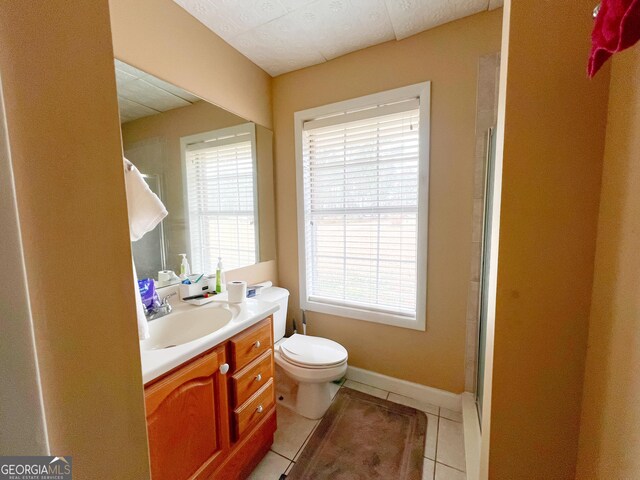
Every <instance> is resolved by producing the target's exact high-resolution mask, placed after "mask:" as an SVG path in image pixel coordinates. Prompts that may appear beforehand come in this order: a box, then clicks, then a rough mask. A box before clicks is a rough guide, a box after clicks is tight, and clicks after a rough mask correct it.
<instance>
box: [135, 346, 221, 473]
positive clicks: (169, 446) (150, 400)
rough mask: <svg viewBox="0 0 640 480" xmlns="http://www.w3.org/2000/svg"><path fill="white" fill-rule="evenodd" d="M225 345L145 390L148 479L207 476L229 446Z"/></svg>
mask: <svg viewBox="0 0 640 480" xmlns="http://www.w3.org/2000/svg"><path fill="white" fill-rule="evenodd" d="M224 363H226V355H225V350H224V347H218V348H217V349H216V350H214V351H212V352H210V353H208V354H206V355H204V356H203V357H200V358H198V359H196V360H194V361H192V362H191V363H189V364H187V365H185V366H184V367H182V368H180V369H179V370H177V371H176V372H174V373H172V374H170V375H169V376H167V377H166V378H164V379H162V380H160V381H159V382H157V383H154V384H152V385H151V386H149V387H147V388H146V389H145V404H146V411H147V412H146V415H147V431H148V434H149V454H150V457H151V477H152V480H183V479H199V478H207V477H208V476H209V475H210V474H211V472H213V471H214V470H215V469H216V468H217V467H218V466H219V465H220V464H221V463H222V461H223V460H224V457H225V454H226V453H228V450H229V448H230V439H229V416H228V397H227V379H226V376H225V375H223V374H222V373H220V370H219V368H220V366H221V365H223V364H224Z"/></svg>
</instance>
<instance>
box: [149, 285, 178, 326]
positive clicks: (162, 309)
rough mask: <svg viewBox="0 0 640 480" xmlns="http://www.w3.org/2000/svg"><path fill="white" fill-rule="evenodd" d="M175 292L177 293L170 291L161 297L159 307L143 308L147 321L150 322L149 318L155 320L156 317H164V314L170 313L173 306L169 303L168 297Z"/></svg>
mask: <svg viewBox="0 0 640 480" xmlns="http://www.w3.org/2000/svg"><path fill="white" fill-rule="evenodd" d="M177 294H178V293H177V292H173V293H170V294H169V295H167V296H166V297H163V298H162V301H161V302H160V306H159V307H156V308H151V309H147V310H145V314H146V316H147V321H148V322H150V321H151V320H155V319H157V318H160V317H164V316H165V315H169V314H170V313H171V310H173V307H172V306H171V304H170V303H169V298H170V297H173V296H174V295H177Z"/></svg>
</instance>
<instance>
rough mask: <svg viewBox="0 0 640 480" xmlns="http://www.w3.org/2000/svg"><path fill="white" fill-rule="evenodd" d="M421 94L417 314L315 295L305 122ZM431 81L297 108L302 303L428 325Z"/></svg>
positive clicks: (418, 326) (371, 319)
mask: <svg viewBox="0 0 640 480" xmlns="http://www.w3.org/2000/svg"><path fill="white" fill-rule="evenodd" d="M414 98H417V99H419V102H420V105H419V107H418V108H419V119H420V126H419V130H418V135H419V148H418V158H419V160H418V216H417V218H418V228H417V232H418V238H417V249H418V251H417V262H416V263H417V264H416V267H417V278H416V316H415V318H413V317H407V316H406V315H401V314H394V313H386V312H379V311H378V312H377V311H375V309H371V310H369V309H364V308H363V309H360V308H355V307H351V306H342V305H335V304H332V303H325V302H321V301H317V300H311V299H310V298H309V295H308V293H307V265H306V257H307V255H306V241H305V240H306V239H305V194H304V187H305V184H304V163H303V162H304V157H303V132H304V124H305V122H308V121H312V120H316V119H318V118H321V117H327V116H331V115H335V114H339V113H342V112H345V111H349V110H358V109H365V108H368V107H372V106H374V105H384V104H388V103H394V102H401V101H405V100H411V99H414ZM430 114H431V82H430V81H426V82H421V83H417V84H414V85H408V86H406V87H400V88H396V89H393V90H387V91H384V92H379V93H374V94H371V95H365V96H363V97H358V98H354V99H350V100H345V101H341V102H336V103H331V104H329V105H323V106H320V107H314V108H310V109H307V110H301V111H298V112H295V113H294V135H295V156H296V189H297V202H296V206H297V221H298V275H299V278H298V284H299V290H300V308H301V309H302V310H307V311H311V312H318V313H325V314H329V315H336V316H339V317H346V318H353V319H357V320H363V321H367V322H374V323H381V324H385V325H392V326H396V327H403V328H409V329H413V330H420V331H424V330H425V329H426V309H427V257H428V234H429V169H430V158H429V155H430V131H431V128H430V116H431V115H430Z"/></svg>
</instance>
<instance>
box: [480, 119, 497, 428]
mask: <svg viewBox="0 0 640 480" xmlns="http://www.w3.org/2000/svg"><path fill="white" fill-rule="evenodd" d="M495 158H496V139H495V135H494V128H490V129H489V130H488V132H487V161H486V166H485V191H484V215H483V232H482V246H481V248H482V254H481V264H480V292H479V295H480V299H479V300H480V301H479V309H480V316H479V322H478V335H479V338H478V368H477V378H476V404H477V407H478V419H479V420H480V421H481V420H482V398H483V395H484V368H485V354H486V348H487V345H486V343H487V328H486V325H487V301H488V286H489V285H488V282H487V278H488V275H489V256H490V254H491V251H490V249H491V223H492V222H491V220H492V218H491V212H492V209H493V177H494V167H495ZM480 423H481V424H482V422H480Z"/></svg>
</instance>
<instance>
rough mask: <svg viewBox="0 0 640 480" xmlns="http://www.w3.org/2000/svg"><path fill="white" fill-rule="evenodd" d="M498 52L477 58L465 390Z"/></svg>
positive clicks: (471, 373)
mask: <svg viewBox="0 0 640 480" xmlns="http://www.w3.org/2000/svg"><path fill="white" fill-rule="evenodd" d="M499 74H500V54H499V53H494V54H490V55H484V56H482V57H480V59H479V61H478V89H477V92H478V93H477V100H476V150H475V160H474V169H475V170H474V177H473V178H474V188H473V231H472V235H471V272H470V276H469V293H468V299H467V338H466V353H465V390H466V391H468V392H475V391H476V370H477V366H478V321H479V308H478V307H479V290H480V261H481V258H480V256H481V246H482V230H483V221H484V219H483V215H484V184H485V166H486V160H487V131H488V130H489V128H490V127H493V126H495V124H496V120H497V115H498V81H499Z"/></svg>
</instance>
